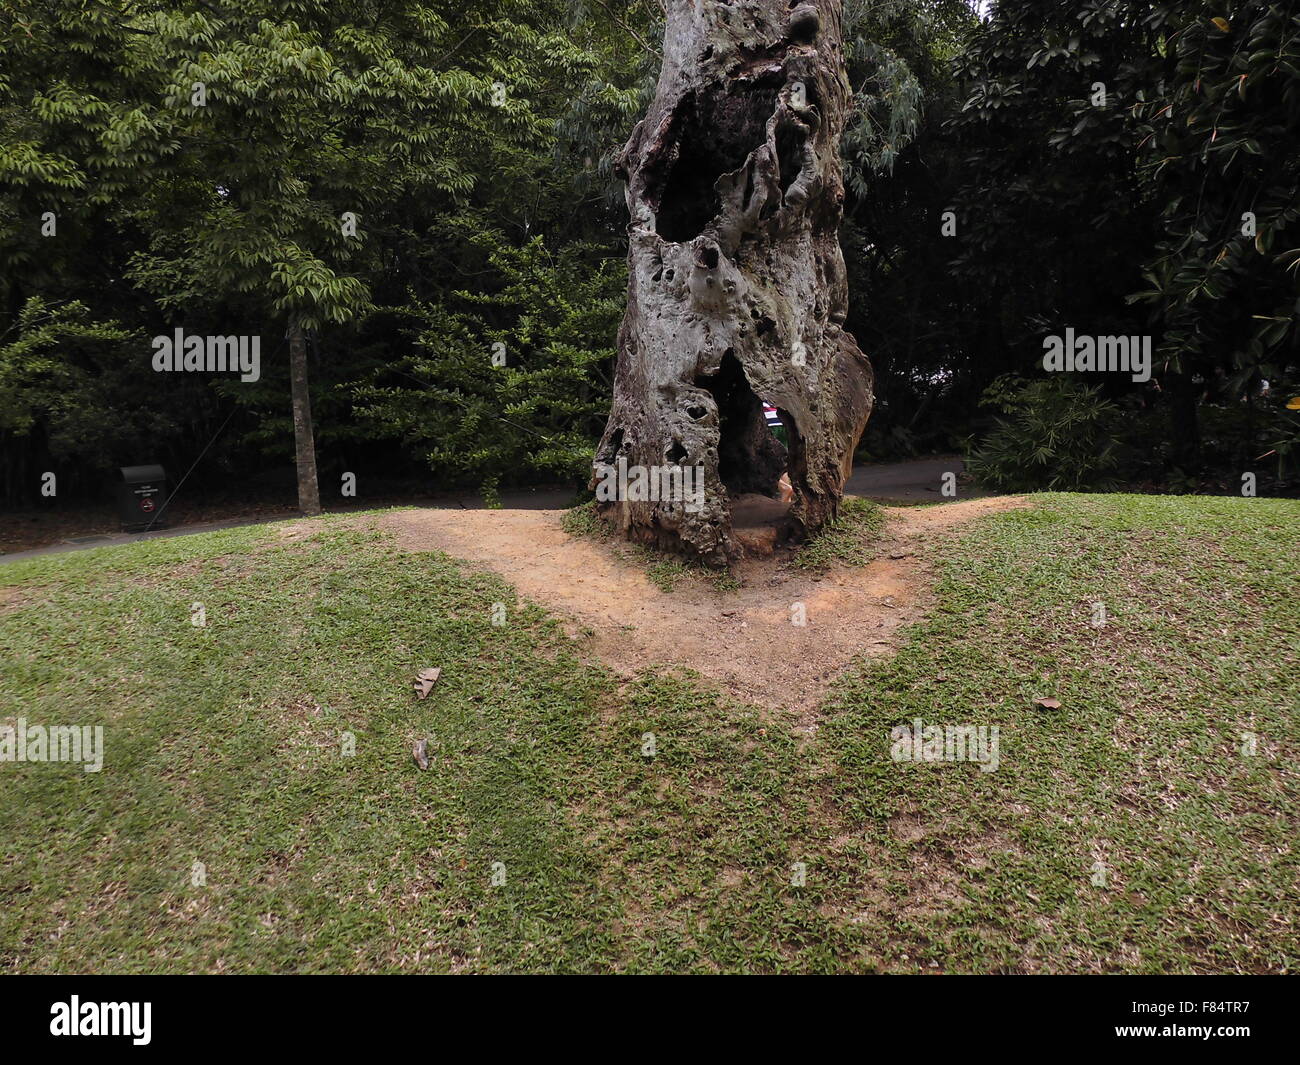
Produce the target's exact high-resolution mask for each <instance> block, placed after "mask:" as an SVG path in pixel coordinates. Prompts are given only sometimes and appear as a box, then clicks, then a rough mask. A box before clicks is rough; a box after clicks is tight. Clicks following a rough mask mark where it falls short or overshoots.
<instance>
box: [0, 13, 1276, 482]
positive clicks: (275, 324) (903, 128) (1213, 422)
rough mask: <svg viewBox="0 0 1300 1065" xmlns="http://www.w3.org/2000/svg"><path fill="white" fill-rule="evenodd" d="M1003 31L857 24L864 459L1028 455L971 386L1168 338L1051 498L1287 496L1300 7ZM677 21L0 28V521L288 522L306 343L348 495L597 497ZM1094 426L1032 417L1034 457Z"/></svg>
mask: <svg viewBox="0 0 1300 1065" xmlns="http://www.w3.org/2000/svg"><path fill="white" fill-rule="evenodd" d="M987 6H988V7H989V10H988V11H987V12H986V14H985V16H984V17H983V20H981V18H980V17H977V16H976V14H974V13H973V12H972V11H971V9H970V5H969V4H967V3H966V2H965V0H880V2H868V0H846V3H845V39H846V54H847V59H848V64H849V76H850V80H851V82H852V87H853V91H854V93H855V98H856V102H857V110H856V114H855V118H854V120H853V121H852V122H851V123H850V126H849V128H848V130H847V131H846V133H845V136H844V140H843V153H844V163H845V175H846V186H847V190H848V199H847V202H846V205H845V222H844V228H843V232H842V242H843V245H844V250H845V257H846V260H847V262H848V266H849V279H850V295H851V301H850V303H851V310H850V316H849V321H848V326H849V328H850V329H851V330H852V331H853V332H854V333H855V335H856V336H857V337H858V338H859V342H860V344H861V346H862V348H863V350H864V351H866V352H867V354H868V355H869V356H870V358H871V359H872V361H873V364H874V366H875V369H876V373H877V384H878V391H879V395H878V404H877V411H876V414H875V416H874V417H873V419H872V421H871V423H870V424H869V426H868V431H867V436H866V438H865V440H864V443H863V449H862V453H863V454H864V455H865V456H867V457H870V458H877V459H880V458H891V457H902V456H906V455H910V454H916V453H924V452H927V451H934V450H943V449H951V448H954V447H958V446H960V445H961V444H962V443H963V442H965V441H967V440H974V441H975V443H976V446H977V447H978V446H979V444H980V442H981V441H983V440H984V439H985V436H986V435H987V434H988V433H990V432H992V433H994V435H995V437H996V439H994V438H990V440H989V443H990V446H993V447H995V448H1001V447H1004V446H1006V445H1007V444H1008V439H1007V438H1006V436H1005V431H1006V423H1005V422H1004V424H1003V426H1002V428H995V426H994V415H993V414H992V411H991V408H990V407H989V406H988V405H981V403H980V399H981V397H982V395H983V393H984V390H985V389H986V388H987V387H988V386H989V385H990V384H991V383H992V382H993V381H994V379H996V378H998V377H1000V376H1002V375H1005V374H1013V375H1017V376H1019V377H1022V378H1025V379H1026V381H1030V380H1031V379H1033V378H1034V377H1039V376H1041V374H1042V371H1041V364H1040V363H1041V355H1042V349H1041V341H1042V338H1043V337H1044V336H1045V335H1047V334H1051V333H1059V332H1060V331H1061V330H1062V329H1064V328H1066V327H1070V328H1073V329H1075V330H1076V331H1078V332H1080V333H1088V334H1093V335H1125V336H1129V335H1149V336H1151V337H1152V338H1153V343H1154V348H1155V351H1156V360H1155V361H1156V367H1155V369H1154V372H1153V377H1152V381H1151V382H1150V383H1148V384H1144V385H1137V384H1134V383H1132V382H1131V381H1129V380H1128V378H1127V377H1124V376H1122V375H1099V376H1098V377H1096V378H1094V379H1080V380H1077V381H1075V385H1076V386H1078V388H1077V389H1076V392H1078V393H1079V394H1082V392H1084V391H1087V390H1096V391H1098V393H1099V395H1100V396H1102V397H1103V398H1105V399H1106V400H1107V401H1108V402H1109V403H1112V404H1115V405H1116V406H1117V409H1118V410H1119V412H1121V414H1122V415H1123V416H1122V417H1115V418H1112V419H1109V420H1108V421H1107V425H1108V429H1107V433H1108V436H1109V440H1108V446H1106V447H1103V448H1100V449H1099V451H1098V453H1100V454H1105V455H1107V456H1110V458H1109V459H1108V460H1107V461H1108V462H1113V464H1114V467H1115V468H1114V469H1113V470H1103V469H1102V468H1101V467H1100V466H1099V467H1095V468H1093V469H1091V470H1078V471H1072V470H1069V469H1066V468H1064V467H1060V468H1058V467H1057V466H1055V465H1054V464H1053V463H1052V462H1051V461H1049V462H1047V463H1046V464H1045V465H1042V467H1041V474H1040V475H1035V483H1036V484H1039V485H1042V486H1046V485H1049V484H1071V485H1073V484H1083V483H1089V482H1090V481H1094V482H1100V481H1103V480H1106V479H1107V478H1109V477H1110V476H1112V474H1113V476H1114V478H1115V479H1116V480H1118V481H1124V482H1128V483H1139V482H1140V483H1148V484H1165V485H1175V484H1176V485H1179V486H1181V487H1185V488H1193V489H1194V488H1198V487H1212V486H1214V485H1215V484H1219V485H1231V484H1235V483H1236V481H1237V480H1238V478H1239V477H1240V474H1241V473H1242V472H1244V471H1248V470H1256V471H1258V473H1259V474H1260V476H1261V478H1263V479H1268V478H1272V479H1273V480H1274V481H1275V482H1278V483H1277V485H1275V488H1279V489H1284V488H1285V485H1286V483H1287V482H1288V481H1291V482H1294V478H1295V476H1296V462H1295V455H1296V452H1297V438H1298V436H1300V412H1296V411H1294V410H1289V409H1288V408H1287V406H1286V404H1287V402H1288V401H1289V400H1290V399H1291V398H1292V397H1293V396H1295V395H1296V393H1297V391H1298V388H1297V386H1298V385H1300V367H1297V361H1298V360H1297V350H1298V347H1300V337H1298V334H1297V328H1296V322H1297V320H1298V319H1300V288H1298V279H1300V11H1297V10H1296V5H1295V3H1294V2H1284V3H1269V2H1264V0H1223V2H1217V0H1216V3H1213V4H1211V3H1209V2H1208V0H1178V2H1174V0H1160V2H1155V3H1151V2H1139V0H1037V2H1034V3H1028V2H1025V0H997V2H995V3H993V4H991V5H987ZM662 25H663V8H662V5H661V4H660V2H659V0H625V2H620V3H619V4H607V3H604V2H601V0H584V2H581V3H570V2H565V0H474V2H472V3H470V4H468V5H466V4H461V3H451V2H450V0H377V2H370V0H368V2H366V3H356V2H344V3H338V4H333V3H332V4H328V5H321V4H315V3H307V2H294V0H288V2H272V0H212V2H206V3H203V4H189V3H187V2H184V0H156V2H155V0H146V2H137V3H130V4H126V5H122V4H107V3H100V2H97V0H39V2H38V0H13V2H11V3H8V4H6V5H5V6H4V8H3V11H0V445H2V446H3V458H2V459H0V493H2V494H3V499H4V501H5V502H6V503H8V504H15V503H18V502H20V501H32V500H35V499H36V498H37V489H38V485H39V483H40V475H41V473H42V472H43V471H47V470H53V471H57V472H58V473H59V476H60V485H61V488H60V491H61V493H62V492H70V493H71V494H73V495H76V494H77V493H78V492H90V491H93V490H94V489H95V488H96V486H97V485H99V484H100V482H102V479H103V475H104V473H105V472H106V471H107V470H108V469H109V468H110V467H112V466H114V465H117V464H123V463H135V462H145V461H162V462H164V463H165V464H166V465H168V466H169V468H172V469H174V470H175V469H180V470H183V469H185V468H188V467H189V466H190V465H191V463H193V462H194V461H195V460H196V459H197V458H199V457H200V456H202V462H201V463H200V465H199V467H198V470H197V472H196V476H195V480H194V485H195V486H196V487H197V488H199V489H201V488H202V487H203V486H204V485H207V484H216V483H220V482H223V481H225V482H229V481H231V480H233V479H236V478H238V479H241V480H243V479H247V478H249V477H250V476H253V475H255V474H257V475H260V474H263V473H265V472H266V471H281V473H282V479H283V480H284V481H285V483H286V484H287V483H288V482H289V480H290V479H291V475H292V468H291V467H292V464H291V462H290V456H291V454H292V447H293V433H292V427H291V419H290V412H289V400H288V393H289V389H288V381H287V366H286V346H285V344H284V342H283V339H282V338H283V337H284V335H285V332H286V329H287V328H289V326H290V325H292V324H294V323H296V324H297V325H300V326H302V327H303V328H305V329H306V330H307V331H308V336H309V340H310V342H311V353H312V366H311V373H312V384H313V391H314V407H315V413H316V439H317V445H318V448H319V451H320V456H321V467H322V477H323V481H325V482H328V480H329V477H330V475H331V474H337V472H338V471H340V470H345V469H346V470H356V471H361V472H362V475H363V477H364V476H366V475H367V471H368V474H369V475H372V476H373V475H376V474H379V473H382V474H384V475H391V476H397V477H406V478H408V479H410V478H416V477H430V476H431V480H430V481H429V483H430V484H431V485H432V486H435V487H451V486H455V485H461V484H467V485H477V486H483V487H486V488H488V489H489V490H490V489H491V488H493V486H495V485H497V484H502V485H504V484H508V483H512V482H514V483H519V482H527V481H533V482H536V481H563V482H572V483H581V482H582V481H583V480H584V479H585V471H586V469H587V466H588V461H589V460H588V455H589V453H590V449H591V447H592V445H593V443H594V441H595V439H596V437H597V436H598V434H599V431H600V428H601V423H602V420H603V409H604V405H605V403H606V402H607V398H608V382H609V379H610V376H611V360H612V358H613V351H614V337H615V332H616V328H617V320H618V317H619V312H620V301H621V290H622V280H621V278H622V271H623V267H622V260H623V258H624V254H625V243H624V241H625V233H624V227H625V224H626V216H625V211H624V209H623V205H622V201H621V194H620V190H619V188H618V186H617V183H616V182H615V181H614V179H613V176H612V165H611V164H612V158H613V155H614V153H615V151H616V150H617V148H618V147H619V146H620V145H621V144H622V142H623V141H624V140H625V138H626V136H627V134H628V132H629V130H630V129H631V127H632V125H633V124H634V122H635V120H636V117H637V115H638V113H639V112H640V110H641V109H642V108H643V107H644V105H645V102H646V100H647V99H648V97H649V93H650V91H651V89H652V86H653V82H654V78H655V77H656V75H657V71H658V66H659V62H660V56H659V54H658V48H659V43H658V42H659V37H660V34H661V32H662ZM176 327H182V328H183V329H184V330H185V331H186V332H187V333H190V334H198V335H209V334H211V335H256V336H260V337H261V338H262V357H263V362H264V366H263V370H262V374H261V379H260V380H259V381H257V382H255V383H238V382H237V381H236V380H235V379H234V378H233V377H230V376H222V375H190V374H178V375H159V374H155V373H154V372H153V371H152V370H151V368H150V365H149V359H150V355H151V349H150V338H151V337H154V336H157V335H167V334H170V333H171V331H172V330H173V329H174V328H176ZM495 345H500V346H501V349H503V350H504V353H505V355H504V365H499V364H494V361H493V358H492V356H493V353H494V352H496V351H498V350H499V349H498V348H496V347H495ZM500 361H501V360H500V359H498V360H497V363H499V362H500ZM1265 382H1267V383H1268V385H1269V386H1270V387H1269V388H1267V389H1265V387H1264V383H1265ZM1069 392H1070V386H1055V385H1054V386H1052V387H1047V388H1034V387H1032V386H1030V389H1029V391H1028V392H1027V393H1026V397H1029V396H1036V397H1038V399H1040V400H1042V401H1043V405H1042V407H1041V409H1037V410H1034V411H1033V412H1032V421H1033V422H1034V423H1035V424H1047V422H1048V420H1049V419H1050V412H1051V410H1052V402H1055V401H1056V400H1059V398H1060V397H1061V396H1063V395H1066V394H1068V393H1069ZM1050 397H1055V399H1054V400H1051V401H1050V402H1049V398H1050ZM1032 406H1033V404H1032V403H1031V407H1032ZM1028 409H1029V408H1024V407H1022V408H1021V410H1022V413H1024V411H1026V410H1028ZM1026 424H1028V423H1026ZM1022 428H1023V427H1022ZM997 434H1002V435H997ZM1043 443H1044V442H1043V440H1041V439H1038V440H1037V441H1036V443H1035V444H1034V445H1033V446H1034V447H1035V448H1038V449H1040V451H1039V452H1038V453H1041V447H1042V445H1043ZM1014 446H1016V447H1019V446H1021V444H1019V443H1016V444H1015V445H1014ZM1025 446H1030V445H1029V444H1028V443H1026V444H1025ZM205 449H206V450H205ZM1048 450H1049V451H1050V448H1049V449H1048ZM986 454H987V452H986ZM1008 457H1010V456H1008ZM977 461H978V460H977ZM986 468H987V466H986ZM1026 469H1028V470H1035V469H1039V466H1038V465H1036V464H1028V465H1026Z"/></svg>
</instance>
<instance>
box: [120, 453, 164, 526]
mask: <svg viewBox="0 0 1300 1065" xmlns="http://www.w3.org/2000/svg"><path fill="white" fill-rule="evenodd" d="M121 469H122V482H121V484H119V485H118V486H117V502H118V513H119V514H120V515H121V517H122V528H123V529H143V528H145V527H146V526H148V527H152V528H154V529H157V528H159V527H160V526H161V525H162V524H163V513H162V511H163V507H164V506H166V504H167V474H166V472H164V470H163V468H162V467H161V466H123V467H121Z"/></svg>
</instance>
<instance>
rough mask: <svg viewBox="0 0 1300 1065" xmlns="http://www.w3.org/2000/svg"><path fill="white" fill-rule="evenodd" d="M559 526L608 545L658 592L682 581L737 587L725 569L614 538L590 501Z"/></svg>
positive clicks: (727, 588) (565, 516)
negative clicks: (635, 568) (640, 572)
mask: <svg viewBox="0 0 1300 1065" xmlns="http://www.w3.org/2000/svg"><path fill="white" fill-rule="evenodd" d="M560 526H561V528H563V529H564V531H565V532H567V533H568V534H569V535H570V536H575V537H581V538H583V539H586V540H598V541H600V542H602V543H607V544H609V545H610V546H611V548H612V549H613V550H614V551H615V553H617V554H618V556H619V557H620V558H622V559H623V561H625V562H630V563H632V564H633V565H636V566H639V567H641V569H643V570H644V571H645V575H646V576H647V577H649V578H650V580H651V581H652V582H653V583H654V584H655V586H656V587H658V588H659V589H660V590H661V591H664V592H671V591H672V590H673V589H674V588H676V587H677V585H678V584H679V583H680V582H681V581H682V580H689V581H695V582H697V583H700V584H704V585H706V586H708V587H710V588H713V589H714V590H715V591H720V592H725V591H731V590H732V589H734V588H737V587H738V586H739V585H738V582H737V581H736V578H735V577H733V576H732V575H731V573H730V572H728V571H727V570H725V569H718V568H716V567H713V566H706V565H704V564H703V563H700V562H695V561H692V560H690V559H686V558H678V557H676V556H672V555H665V554H663V553H661V552H658V551H654V550H651V549H650V548H647V547H643V546H641V545H640V544H629V543H626V542H624V541H622V540H617V539H615V537H614V536H613V535H612V533H611V532H610V528H609V526H608V525H607V524H606V522H605V521H603V520H602V519H601V518H600V516H599V515H598V514H597V513H596V504H595V503H594V502H589V503H579V504H578V505H577V506H574V507H570V508H569V509H568V510H566V511H565V512H564V514H563V516H562V517H561V518H560Z"/></svg>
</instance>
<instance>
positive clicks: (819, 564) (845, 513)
mask: <svg viewBox="0 0 1300 1065" xmlns="http://www.w3.org/2000/svg"><path fill="white" fill-rule="evenodd" d="M884 523H885V516H884V511H883V510H882V508H881V507H880V506H879V505H878V504H876V503H872V502H871V501H870V500H867V499H859V498H858V497H857V496H845V497H844V498H843V499H842V500H841V501H840V512H839V513H838V514H837V515H836V516H835V518H834V519H833V520H832V521H829V522H827V523H826V525H824V526H823V527H822V528H821V530H820V531H819V532H818V533H817V535H816V536H814V537H813V538H812V539H811V540H810V541H808V543H806V544H804V545H803V546H802V547H800V548H799V551H798V553H797V554H796V555H795V556H794V560H793V564H794V565H795V566H796V567H798V568H799V569H804V570H811V571H814V572H816V571H818V570H825V569H828V568H829V567H830V566H832V565H835V564H839V565H842V566H865V565H866V564H867V563H868V562H870V561H871V560H872V559H873V558H875V555H876V551H875V540H876V536H877V534H878V533H879V532H880V530H881V527H882V526H883V525H884Z"/></svg>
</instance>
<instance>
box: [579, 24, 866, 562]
mask: <svg viewBox="0 0 1300 1065" xmlns="http://www.w3.org/2000/svg"><path fill="white" fill-rule="evenodd" d="M851 99H852V96H851V92H850V88H849V84H848V79H847V76H846V74H845V71H844V56H843V44H842V6H841V0H801V2H796V3H794V4H790V3H788V2H787V0H730V2H728V0H670V2H669V12H668V23H667V28H666V31H665V35H664V63H663V68H662V71H661V72H660V76H659V85H658V89H657V92H656V95H655V99H654V102H653V104H652V105H651V106H650V109H649V111H648V112H647V114H646V116H645V117H644V118H643V119H642V120H641V122H640V123H638V125H637V126H636V129H635V130H634V131H633V133H632V137H631V139H630V140H629V141H628V143H627V145H626V147H625V148H624V149H623V151H622V153H621V155H620V157H619V160H618V167H619V174H620V176H621V177H623V178H625V179H626V181H627V204H628V209H629V211H630V213H631V222H630V225H629V229H628V232H629V237H630V249H629V252H628V265H629V274H630V276H629V280H628V304H627V312H626V315H625V316H624V319H623V325H622V328H621V329H620V331H619V338H618V351H619V354H618V367H617V371H616V375H615V383H614V403H613V409H612V411H611V413H610V418H609V424H608V425H607V427H606V429H605V435H604V437H603V439H602V440H601V443H600V447H599V448H598V450H597V452H596V462H595V477H594V478H593V484H596V483H598V482H599V481H600V480H601V479H602V478H604V477H606V476H608V475H609V473H610V467H614V466H616V465H617V464H619V462H620V460H623V461H625V462H626V463H627V465H628V466H629V467H632V466H640V467H644V468H647V469H650V468H663V467H666V466H673V465H677V464H680V465H682V466H702V467H703V471H704V500H703V506H702V507H692V506H688V505H687V504H686V503H685V502H684V501H682V500H680V499H669V500H656V501H650V500H629V499H619V500H617V501H615V502H608V503H605V504H603V509H604V510H605V511H606V512H607V513H612V515H613V516H615V517H616V518H617V520H618V523H619V525H620V526H621V527H622V529H623V531H624V532H625V534H626V535H627V536H629V537H630V538H633V539H637V540H642V541H645V542H650V543H655V544H657V545H659V546H661V547H664V548H667V549H670V550H676V551H680V552H682V553H685V554H688V555H694V556H697V557H700V558H702V559H704V560H706V561H709V562H713V563H721V562H724V561H726V560H727V559H728V558H730V557H733V556H734V555H735V554H736V553H737V551H738V547H737V544H736V543H735V541H734V539H733V536H732V522H731V506H732V501H733V500H734V499H735V498H736V497H737V496H738V495H740V494H743V493H761V494H763V495H768V496H772V497H776V496H777V494H778V488H777V482H778V481H779V479H780V476H781V473H782V472H783V470H785V469H786V468H787V465H788V469H789V474H790V481H791V484H792V486H793V489H794V501H793V504H792V506H791V509H790V517H791V519H792V522H793V527H794V529H795V532H796V533H797V534H804V535H806V534H807V533H808V532H810V531H812V530H815V529H816V528H818V527H819V526H820V525H822V524H823V523H824V522H825V521H827V520H828V519H829V518H831V517H833V516H834V514H835V511H836V508H837V507H838V504H839V500H840V496H841V492H842V489H843V483H844V480H845V479H846V478H847V477H848V474H849V472H850V470H851V467H852V461H853V449H854V448H855V447H856V445H857V442H858V439H859V437H860V436H861V434H862V430H863V428H864V427H865V425H866V422H867V418H868V416H869V415H870V413H871V407H872V402H873V392H872V384H873V378H872V372H871V367H870V365H869V363H868V362H867V360H866V358H865V356H863V354H862V353H861V352H860V351H859V350H858V347H857V344H856V343H855V342H854V340H853V337H852V336H851V335H850V334H849V333H847V332H845V330H844V328H843V323H844V317H845V313H846V310H847V302H848V286H847V282H846V279H845V271H844V258H843V256H842V254H841V252H840V247H839V239H838V232H837V231H838V226H839V222H840V217H841V214H842V210H843V201H844V185H843V181H842V178H841V174H840V161H839V138H840V133H841V131H842V130H843V128H844V123H845V120H846V117H847V112H848V110H849V108H850V105H851ZM762 401H766V402H767V403H770V404H772V405H773V406H775V407H777V408H778V409H779V410H780V412H781V418H782V421H783V422H784V424H785V425H786V427H787V429H788V432H789V437H790V450H789V455H788V456H787V455H786V454H785V448H783V447H782V445H781V444H780V442H779V441H777V440H776V439H775V438H774V437H773V436H772V435H771V433H770V432H769V431H768V430H767V428H766V426H765V424H764V418H763V409H762ZM598 498H599V497H598Z"/></svg>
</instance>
